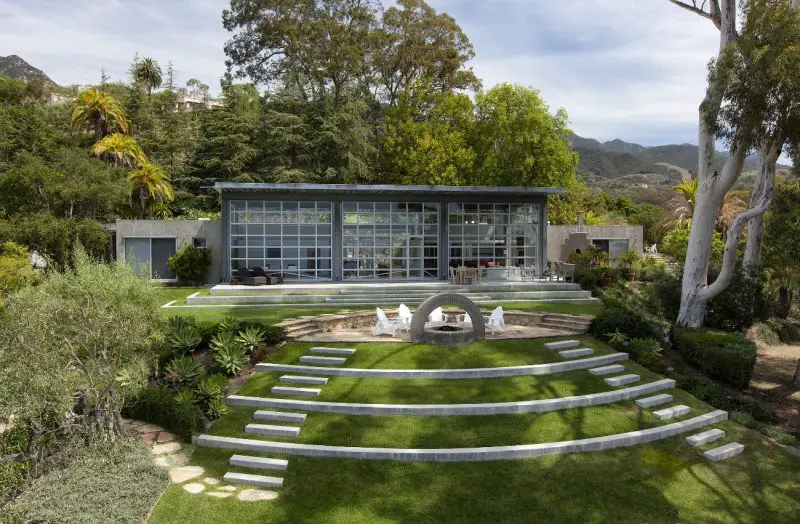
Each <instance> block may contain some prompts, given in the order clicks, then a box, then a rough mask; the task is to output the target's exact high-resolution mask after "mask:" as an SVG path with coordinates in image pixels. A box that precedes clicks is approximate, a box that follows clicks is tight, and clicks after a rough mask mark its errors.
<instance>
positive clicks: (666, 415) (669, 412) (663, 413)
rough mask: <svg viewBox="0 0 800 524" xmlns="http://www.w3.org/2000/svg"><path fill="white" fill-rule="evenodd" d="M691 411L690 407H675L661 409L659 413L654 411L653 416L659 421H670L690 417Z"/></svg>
mask: <svg viewBox="0 0 800 524" xmlns="http://www.w3.org/2000/svg"><path fill="white" fill-rule="evenodd" d="M689 411H690V409H689V406H683V405H680V406H673V407H671V408H664V409H660V410H658V411H653V415H654V416H655V417H656V418H657V419H658V420H669V419H671V418H675V417H682V416H684V415H688V414H689Z"/></svg>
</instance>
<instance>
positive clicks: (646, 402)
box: [636, 393, 672, 409]
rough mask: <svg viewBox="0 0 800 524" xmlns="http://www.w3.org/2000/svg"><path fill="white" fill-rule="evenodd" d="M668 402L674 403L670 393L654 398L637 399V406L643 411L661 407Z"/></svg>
mask: <svg viewBox="0 0 800 524" xmlns="http://www.w3.org/2000/svg"><path fill="white" fill-rule="evenodd" d="M667 402H672V395H670V394H669V393H662V394H660V395H654V396H652V397H645V398H640V399H637V400H636V405H637V406H639V407H640V408H642V409H648V408H654V407H656V406H660V405H661V404H666V403H667Z"/></svg>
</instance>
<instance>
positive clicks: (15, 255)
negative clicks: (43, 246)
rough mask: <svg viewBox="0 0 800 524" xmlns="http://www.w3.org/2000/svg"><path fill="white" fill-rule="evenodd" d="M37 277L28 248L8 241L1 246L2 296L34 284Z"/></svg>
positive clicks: (0, 292) (0, 287)
mask: <svg viewBox="0 0 800 524" xmlns="http://www.w3.org/2000/svg"><path fill="white" fill-rule="evenodd" d="M37 279H38V274H37V273H36V270H35V269H33V267H32V266H31V262H30V258H29V254H28V249H27V248H25V247H24V246H20V245H19V244H15V243H14V242H6V243H4V244H3V245H2V247H0V297H2V296H3V295H9V294H11V293H13V292H15V291H17V290H19V289H22V288H23V287H25V286H27V285H29V284H33V283H35V282H36V280H37Z"/></svg>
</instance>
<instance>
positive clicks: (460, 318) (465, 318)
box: [456, 313, 472, 327]
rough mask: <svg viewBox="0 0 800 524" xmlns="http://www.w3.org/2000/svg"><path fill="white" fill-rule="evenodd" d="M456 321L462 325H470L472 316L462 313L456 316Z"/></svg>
mask: <svg viewBox="0 0 800 524" xmlns="http://www.w3.org/2000/svg"><path fill="white" fill-rule="evenodd" d="M456 323H458V324H461V325H462V326H469V327H472V317H471V316H469V313H462V314H460V315H457V316H456Z"/></svg>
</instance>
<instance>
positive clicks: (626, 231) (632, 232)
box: [547, 225, 644, 262]
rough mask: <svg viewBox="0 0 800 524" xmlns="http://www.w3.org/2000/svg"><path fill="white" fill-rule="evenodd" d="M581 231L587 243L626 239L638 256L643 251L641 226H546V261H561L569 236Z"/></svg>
mask: <svg viewBox="0 0 800 524" xmlns="http://www.w3.org/2000/svg"><path fill="white" fill-rule="evenodd" d="M579 231H583V232H585V233H586V234H587V236H588V239H589V242H591V241H592V240H593V239H623V238H627V239H628V240H629V242H630V248H631V249H635V250H636V251H637V252H638V253H639V254H641V253H642V251H643V249H644V228H643V227H642V226H583V228H579V227H578V225H570V226H547V260H548V261H551V262H558V261H560V260H562V253H561V248H562V246H563V245H564V243H565V242H566V241H567V239H568V238H569V236H570V234H572V233H578V232H579Z"/></svg>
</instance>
